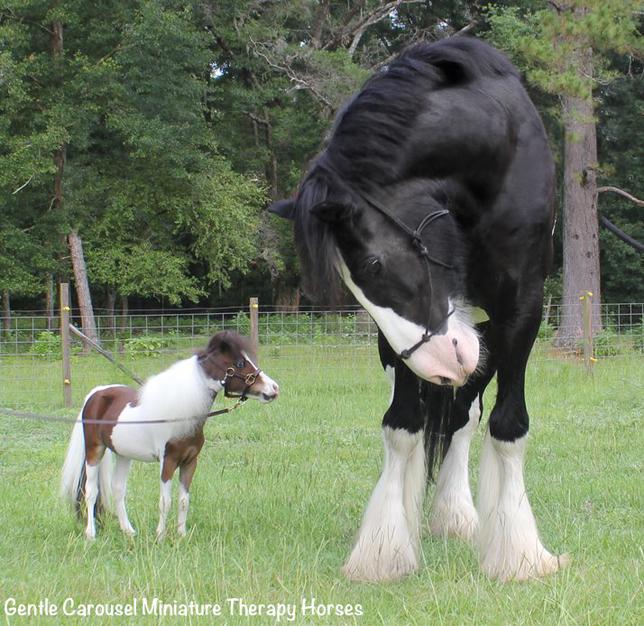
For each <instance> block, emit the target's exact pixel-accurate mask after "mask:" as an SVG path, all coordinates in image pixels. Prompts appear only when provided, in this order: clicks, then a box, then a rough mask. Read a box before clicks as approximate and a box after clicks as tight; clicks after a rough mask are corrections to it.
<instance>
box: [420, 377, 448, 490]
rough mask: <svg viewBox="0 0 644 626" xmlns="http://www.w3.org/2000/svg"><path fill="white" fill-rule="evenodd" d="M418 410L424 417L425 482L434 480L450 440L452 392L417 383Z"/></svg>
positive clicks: (436, 386)
mask: <svg viewBox="0 0 644 626" xmlns="http://www.w3.org/2000/svg"><path fill="white" fill-rule="evenodd" d="M418 394H419V398H420V409H421V411H422V414H423V415H424V417H425V466H426V468H427V480H428V481H432V480H433V479H434V473H435V472H436V471H437V470H438V469H439V468H440V465H441V463H442V462H443V459H444V458H445V455H446V454H447V450H448V448H449V444H450V442H451V439H452V428H451V422H452V414H453V407H454V390H453V389H452V388H451V387H440V386H438V385H434V384H432V383H430V382H427V381H425V380H420V381H419V389H418Z"/></svg>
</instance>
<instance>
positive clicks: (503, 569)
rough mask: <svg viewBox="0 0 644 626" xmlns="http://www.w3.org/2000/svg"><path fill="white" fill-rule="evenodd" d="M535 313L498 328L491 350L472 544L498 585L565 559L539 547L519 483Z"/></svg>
mask: <svg viewBox="0 0 644 626" xmlns="http://www.w3.org/2000/svg"><path fill="white" fill-rule="evenodd" d="M524 306H525V305H524ZM540 313H541V310H540V302H538V301H537V302H535V303H534V305H533V306H532V307H531V308H530V309H527V307H526V308H524V310H523V311H522V314H521V315H516V316H515V320H516V321H513V322H509V321H508V322H506V323H504V324H498V326H497V328H498V329H499V330H498V331H497V335H496V337H495V338H494V340H493V345H492V346H491V348H492V350H493V351H495V352H496V360H497V363H498V394H497V400H496V404H495V406H494V408H493V410H492V413H491V415H490V423H489V428H488V431H487V433H486V436H485V441H484V444H483V450H482V453H481V472H480V477H479V519H480V522H479V532H478V537H477V543H478V548H479V558H480V563H481V568H482V569H483V571H484V572H485V573H486V574H487V575H488V576H490V577H492V578H498V579H499V580H502V581H505V580H510V579H514V580H525V579H528V578H535V577H539V576H544V575H546V574H549V573H552V572H555V571H557V570H558V569H559V568H560V567H562V566H563V565H565V563H566V561H567V557H557V556H554V555H552V554H550V552H548V550H546V548H545V547H544V546H543V544H542V543H541V539H540V538H539V534H538V532H537V524H536V521H535V518H534V515H533V513H532V509H531V507H530V503H529V501H528V496H527V493H526V488H525V484H524V479H523V460H524V456H525V448H526V442H527V436H528V425H529V419H528V412H527V409H526V405H525V392H524V386H525V369H526V364H527V360H528V355H529V353H530V349H531V347H532V343H533V341H534V338H535V337H536V333H537V329H538V327H539V321H540Z"/></svg>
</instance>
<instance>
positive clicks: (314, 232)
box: [295, 37, 518, 302]
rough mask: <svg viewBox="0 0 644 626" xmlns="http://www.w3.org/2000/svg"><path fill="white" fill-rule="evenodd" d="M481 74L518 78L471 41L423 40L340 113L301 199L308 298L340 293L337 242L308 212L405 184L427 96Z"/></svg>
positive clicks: (299, 226) (299, 230) (299, 233)
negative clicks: (406, 160) (409, 149)
mask: <svg viewBox="0 0 644 626" xmlns="http://www.w3.org/2000/svg"><path fill="white" fill-rule="evenodd" d="M484 76H485V77H496V76H515V77H518V73H517V70H516V69H515V68H514V67H513V66H512V64H511V63H510V61H508V59H507V58H506V57H505V56H503V54H501V53H500V52H498V51H497V50H495V49H494V48H492V47H490V46H488V45H487V44H485V43H483V42H481V41H479V40H477V39H475V38H472V37H454V38H449V39H444V40H441V41H439V42H436V43H427V42H423V43H419V44H416V45H413V46H410V47H409V48H407V49H406V50H404V51H403V52H402V54H401V55H400V56H399V57H398V58H396V59H395V60H394V61H393V62H392V63H391V64H390V65H389V66H387V67H386V68H385V69H383V70H382V71H381V72H379V73H377V74H375V75H374V76H373V77H371V78H370V79H369V80H368V81H367V82H366V84H365V85H364V87H363V88H362V90H361V91H360V92H359V93H358V94H357V95H356V96H354V97H353V98H352V99H351V100H350V101H349V102H348V103H347V104H346V105H345V107H344V108H343V109H342V110H341V111H340V113H339V114H338V116H337V118H336V121H335V124H334V126H333V128H332V131H331V136H330V139H329V141H328V143H327V146H326V149H325V150H324V151H323V152H322V153H321V154H320V155H319V156H318V157H317V159H315V161H314V162H313V163H312V165H311V168H310V169H309V172H308V174H307V176H306V177H305V179H304V180H303V182H302V185H301V187H300V190H299V192H298V196H297V211H296V215H295V228H296V239H297V241H298V251H299V253H300V259H301V260H302V270H303V279H304V289H305V291H306V292H307V294H308V295H309V296H310V297H312V298H314V299H316V300H319V301H331V302H333V301H337V300H338V299H339V296H340V294H341V293H342V285H341V281H340V279H339V276H338V274H337V271H336V262H337V254H338V253H337V249H336V245H335V241H334V237H333V235H332V232H331V229H330V227H329V225H328V224H326V223H324V222H322V221H321V220H319V219H318V218H317V217H316V216H314V215H313V214H312V213H311V209H312V208H313V207H315V206H316V205H318V204H319V203H321V202H333V203H336V204H341V205H343V206H346V207H348V208H352V207H355V206H357V205H360V204H363V203H362V202H361V200H360V192H361V191H365V192H369V193H370V194H372V195H374V196H378V195H379V194H380V193H381V191H382V189H383V188H384V187H386V186H388V185H391V184H392V183H395V182H398V181H400V180H401V178H402V174H403V172H402V164H403V159H402V157H403V156H404V153H405V151H404V146H405V144H406V143H407V142H408V140H409V136H410V133H411V132H412V129H413V126H414V121H415V119H416V117H417V116H418V114H419V112H421V111H423V107H422V106H419V105H420V103H421V102H422V101H423V97H424V95H425V94H427V93H428V92H430V91H432V90H436V89H439V88H447V87H450V86H454V85H462V84H464V83H467V82H470V81H473V80H475V79H477V78H479V77H484ZM397 156H398V157H399V158H398V159H397Z"/></svg>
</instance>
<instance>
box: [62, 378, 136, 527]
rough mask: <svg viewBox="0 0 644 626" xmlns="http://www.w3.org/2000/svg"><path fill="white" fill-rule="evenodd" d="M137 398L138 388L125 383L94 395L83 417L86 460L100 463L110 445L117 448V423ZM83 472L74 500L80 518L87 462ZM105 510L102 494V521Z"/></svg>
mask: <svg viewBox="0 0 644 626" xmlns="http://www.w3.org/2000/svg"><path fill="white" fill-rule="evenodd" d="M137 401H138V394H137V392H136V390H134V389H132V388H131V387H126V386H125V385H123V386H119V387H109V388H108V389H101V390H100V391H97V392H96V393H94V394H92V395H91V396H90V398H89V399H88V400H87V402H86V403H85V406H84V407H83V415H82V417H81V419H82V420H83V434H84V437H85V460H86V461H87V463H89V464H90V465H98V464H99V463H100V462H101V459H102V458H103V455H104V454H105V449H106V448H109V449H110V450H114V448H113V446H112V430H113V429H114V426H116V422H117V420H118V417H119V415H120V414H121V412H122V411H123V409H124V408H125V407H126V406H127V405H128V404H132V406H135V405H136V404H137ZM84 420H92V422H94V421H97V420H100V421H105V424H95V423H91V424H87V423H85V422H84ZM81 472H82V473H81V478H80V481H79V483H78V490H77V491H76V498H75V502H74V508H75V510H76V515H77V516H78V517H79V518H82V516H83V512H82V503H83V500H84V499H85V481H86V473H85V463H83V468H82V470H81ZM102 513H103V505H102V503H101V496H100V493H99V496H98V498H97V500H96V508H95V515H96V519H97V521H100V519H101V516H102Z"/></svg>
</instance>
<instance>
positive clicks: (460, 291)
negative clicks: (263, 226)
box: [269, 37, 565, 581]
mask: <svg viewBox="0 0 644 626" xmlns="http://www.w3.org/2000/svg"><path fill="white" fill-rule="evenodd" d="M553 179H554V167H553V161H552V157H551V153H550V149H549V147H548V142H547V139H546V135H545V131H544V128H543V125H542V123H541V120H540V119H539V116H538V114H537V112H536V110H535V108H534V106H533V105H532V103H531V102H530V100H529V98H528V95H527V94H526V92H525V90H524V89H523V87H522V85H521V82H520V78H519V75H518V72H517V70H516V69H515V68H514V67H513V66H512V64H511V63H510V62H509V61H508V60H507V59H506V58H505V57H504V56H503V55H502V54H501V53H499V52H498V51H497V50H495V49H494V48H492V47H490V46H488V45H486V44H485V43H483V42H481V41H478V40H476V39H473V38H467V37H455V38H451V39H445V40H443V41H440V42H437V43H432V44H428V43H420V44H417V45H414V46H412V47H410V48H408V49H407V50H405V51H404V52H403V53H402V54H401V55H400V56H399V57H398V58H397V59H396V60H394V61H393V62H392V63H391V64H389V65H388V66H387V67H386V68H385V69H384V70H383V71H381V72H379V73H378V74H376V75H375V76H373V77H372V78H371V79H370V80H369V81H368V82H367V83H366V84H365V86H364V87H363V89H362V90H361V91H360V92H359V93H358V94H357V95H356V96H355V97H354V98H353V99H352V100H351V101H350V102H349V103H348V104H347V105H346V106H345V107H344V109H343V110H342V111H341V112H340V113H339V115H338V117H337V119H336V122H335V125H334V127H333V130H332V133H331V135H330V138H329V140H328V142H327V144H326V147H325V148H324V150H323V151H322V152H321V153H320V154H319V155H318V157H317V158H316V159H315V160H314V162H313V164H312V166H311V168H310V169H309V171H308V173H307V174H306V176H305V177H304V179H303V180H302V182H301V185H300V187H299V190H298V192H297V195H296V196H295V197H294V198H293V199H288V200H281V201H279V202H276V203H274V204H273V205H272V206H271V207H269V210H270V211H272V212H274V213H276V214H278V215H280V216H282V217H286V218H289V219H293V220H294V222H295V238H296V242H297V246H298V252H299V256H300V259H301V262H302V268H303V273H304V281H305V288H306V289H307V290H308V292H309V293H310V294H311V295H312V296H317V297H327V298H328V297H330V296H333V295H334V294H336V293H337V291H338V288H339V286H340V283H339V280H340V279H341V280H342V281H343V282H344V283H345V285H346V286H347V287H348V288H349V289H350V290H351V291H352V292H353V294H354V295H355V297H356V298H357V300H358V301H359V302H360V303H361V304H362V305H363V306H364V307H365V309H366V310H367V311H368V312H369V313H370V314H371V316H372V317H373V319H374V320H375V321H376V323H377V324H378V327H379V330H380V333H379V350H380V358H381V361H382V365H383V367H384V369H385V371H386V372H387V374H388V376H389V377H390V379H391V381H392V385H393V395H392V399H391V405H390V406H389V408H388V410H387V412H386V413H385V416H384V419H383V437H384V445H385V462H384V468H383V471H382V475H381V477H380V480H379V481H378V483H377V485H376V487H375V489H374V492H373V494H372V496H371V499H370V501H369V504H368V506H367V509H366V511H365V513H364V518H363V521H362V525H361V527H360V531H359V533H358V537H357V540H356V543H355V546H354V548H353V550H352V552H351V555H350V556H349V558H348V560H347V562H346V564H345V566H344V572H345V574H346V575H347V576H348V577H349V578H351V579H354V580H366V581H383V580H392V579H397V578H400V577H402V576H404V575H405V574H408V573H410V572H413V571H414V570H416V569H417V568H418V561H419V544H420V527H421V524H420V514H421V511H422V501H423V495H424V490H425V487H424V485H425V480H426V477H427V476H431V473H432V467H433V465H436V466H440V471H439V473H438V477H437V479H436V493H435V496H434V501H433V503H432V508H431V514H430V524H429V525H430V528H431V531H432V532H433V533H434V534H436V535H441V536H447V535H451V536H457V537H461V538H463V539H466V540H472V541H474V542H475V544H476V546H477V548H478V552H479V555H480V564H481V567H482V569H483V570H484V571H485V572H486V573H487V574H488V575H489V576H490V577H493V578H498V579H499V580H510V579H517V580H522V579H527V578H533V577H539V576H544V575H546V574H549V573H551V572H555V571H556V570H557V569H559V567H561V566H563V564H564V563H565V558H564V557H557V556H554V555H552V554H550V553H549V552H548V551H547V550H546V549H545V548H544V546H543V544H542V542H541V540H540V538H539V535H538V532H537V526H536V522H535V519H534V516H533V514H532V511H531V508H530V504H529V502H528V498H527V495H526V492H525V487H524V480H523V459H524V453H525V446H526V438H527V434H528V413H527V410H526V404H525V395H524V386H525V369H526V363H527V361H528V356H529V354H530V350H531V348H532V345H533V343H534V339H535V337H536V335H537V330H538V327H539V323H540V319H541V307H542V300H543V282H544V278H545V276H546V274H547V271H548V268H549V265H550V260H551V256H552V228H553V220H554V211H553V196H554V183H553ZM480 309H482V310H483V312H484V313H485V314H486V317H487V320H485V321H481V322H480V323H479V324H475V320H474V314H475V313H476V312H477V311H478V312H480ZM495 373H496V374H497V377H498V394H497V397H496V402H495V404H494V408H493V409H492V412H491V414H490V419H489V427H488V431H487V433H486V436H485V441H484V445H483V451H482V458H481V470H480V480H479V484H480V488H479V499H478V508H475V507H474V504H473V500H472V495H471V492H470V486H469V478H468V456H469V445H470V440H471V438H472V436H473V434H474V432H475V431H476V428H477V426H478V423H479V420H480V417H481V411H482V395H483V391H484V390H485V388H486V386H487V385H488V383H489V382H490V380H491V379H492V377H493V376H494V374H495Z"/></svg>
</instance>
